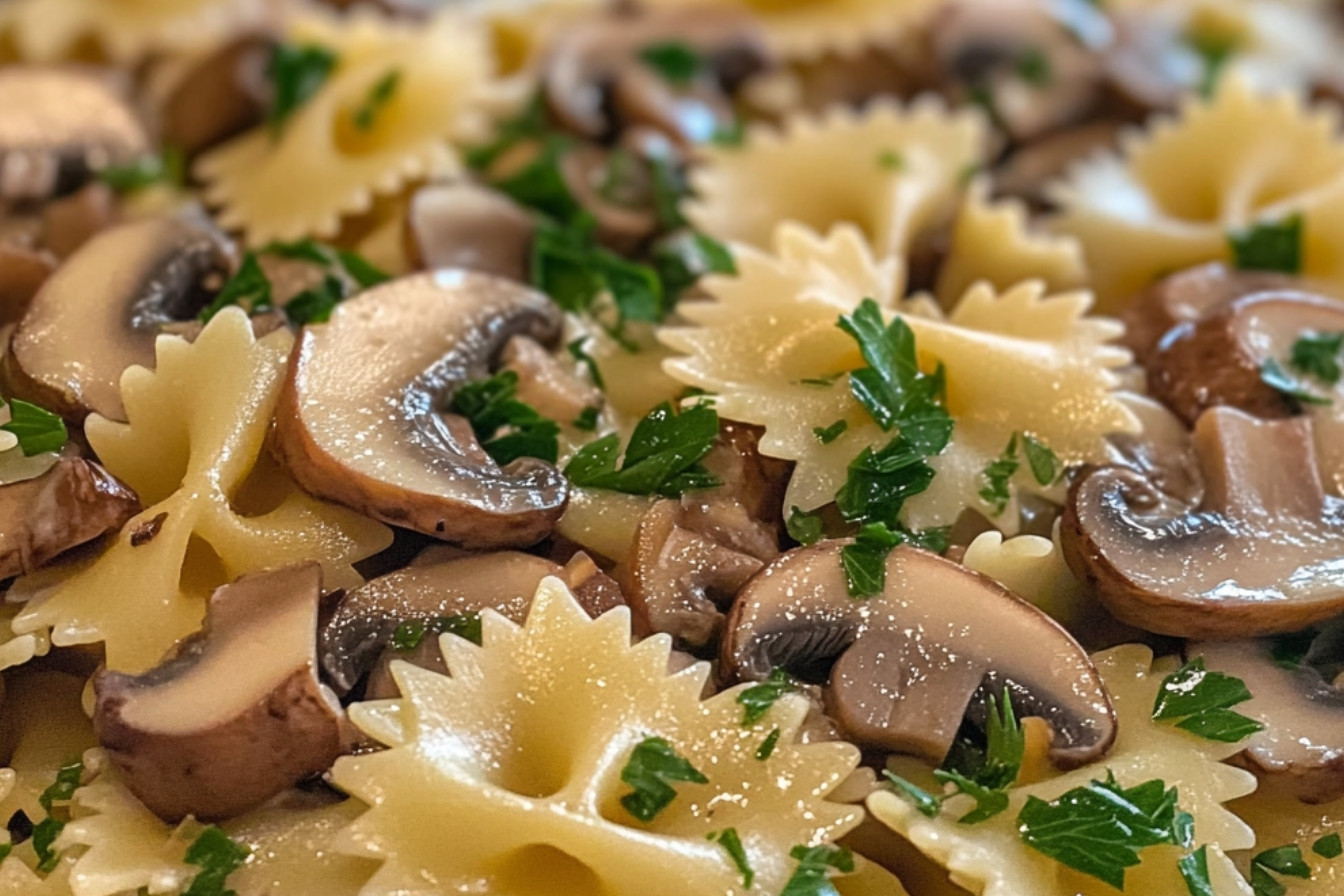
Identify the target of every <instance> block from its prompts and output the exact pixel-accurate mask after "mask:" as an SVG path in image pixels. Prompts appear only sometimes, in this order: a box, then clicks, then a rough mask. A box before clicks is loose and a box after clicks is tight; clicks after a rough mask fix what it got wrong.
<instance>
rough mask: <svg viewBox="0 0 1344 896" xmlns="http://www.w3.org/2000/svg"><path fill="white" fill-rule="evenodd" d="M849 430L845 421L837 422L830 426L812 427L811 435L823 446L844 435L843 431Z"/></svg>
mask: <svg viewBox="0 0 1344 896" xmlns="http://www.w3.org/2000/svg"><path fill="white" fill-rule="evenodd" d="M847 429H849V422H848V421H847V420H837V421H835V422H834V423H832V424H831V425H830V426H814V427H812V435H814V436H816V437H817V441H818V442H820V443H821V444H823V445H829V444H831V443H832V442H834V441H835V440H836V439H838V438H840V436H842V435H844V433H845V430H847Z"/></svg>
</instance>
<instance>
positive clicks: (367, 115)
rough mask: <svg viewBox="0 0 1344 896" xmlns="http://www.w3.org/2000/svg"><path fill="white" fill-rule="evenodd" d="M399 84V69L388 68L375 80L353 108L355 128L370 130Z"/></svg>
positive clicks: (395, 92)
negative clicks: (361, 100) (354, 108)
mask: <svg viewBox="0 0 1344 896" xmlns="http://www.w3.org/2000/svg"><path fill="white" fill-rule="evenodd" d="M400 86H401V69H399V68H393V69H389V70H388V71H387V73H386V74H384V75H383V76H382V77H381V78H379V79H378V80H377V81H374V82H373V84H372V85H371V86H370V87H369V92H368V93H367V94H365V95H364V100H363V102H361V103H360V104H359V108H358V109H356V110H355V114H354V122H355V129H356V130H360V131H371V130H373V126H374V124H375V123H377V121H378V116H379V115H381V114H382V112H383V109H385V108H386V107H387V104H388V103H390V102H392V98H393V97H394V96H396V94H397V88H398V87H400Z"/></svg>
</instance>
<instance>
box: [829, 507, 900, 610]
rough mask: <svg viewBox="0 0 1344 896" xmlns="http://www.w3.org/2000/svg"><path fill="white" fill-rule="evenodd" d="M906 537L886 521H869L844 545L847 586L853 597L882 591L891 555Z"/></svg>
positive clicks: (842, 550)
mask: <svg viewBox="0 0 1344 896" xmlns="http://www.w3.org/2000/svg"><path fill="white" fill-rule="evenodd" d="M904 540H905V539H904V538H902V537H901V535H900V533H898V532H894V531H892V530H891V529H889V528H888V527H887V524H886V523H868V524H867V525H865V526H864V527H863V528H861V529H860V530H859V533H858V534H857V535H855V536H854V540H853V541H851V542H850V543H849V544H847V545H845V546H844V547H843V548H841V549H840V565H841V566H842V567H843V568H844V570H845V588H846V589H847V590H848V592H849V596H850V597H872V596H873V595H875V594H881V593H882V589H883V588H884V587H886V583H887V555H888V554H890V553H891V549H892V548H894V547H896V546H897V545H898V544H901V543H902V542H903V541H904Z"/></svg>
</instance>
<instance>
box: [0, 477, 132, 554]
mask: <svg viewBox="0 0 1344 896" xmlns="http://www.w3.org/2000/svg"><path fill="white" fill-rule="evenodd" d="M139 512H140V499H139V498H137V497H136V495H135V493H134V492H132V491H131V490H130V489H128V488H127V487H126V486H124V485H122V484H121V483H120V482H119V481H117V479H116V478H115V477H114V476H113V475H112V474H111V473H109V472H107V471H106V470H104V469H103V468H102V467H100V466H98V465H97V464H95V463H93V462H92V461H87V460H84V459H83V458H78V457H62V458H60V459H59V460H57V461H56V464H55V466H53V467H52V468H51V469H50V470H47V471H46V472H45V473H43V474H42V475H41V476H38V477H36V478H33V479H24V480H21V481H19V482H11V483H8V484H6V485H0V579H7V578H9V577H11V576H17V575H21V574H24V573H29V572H32V571H33V570H35V569H37V568H38V567H40V566H42V565H44V564H46V563H47V562H48V561H50V560H52V559H54V558H55V557H57V556H59V555H60V554H63V553H65V552H66V551H68V550H70V549H71V548H73V547H77V546H78V545H81V544H84V543H85V542H88V541H92V540H93V539H95V538H98V537H99V536H100V535H103V534H105V533H107V532H116V531H117V530H119V529H120V528H121V527H122V526H123V525H125V524H126V521H127V520H129V519H130V518H131V517H133V516H135V515H136V514H137V513H139Z"/></svg>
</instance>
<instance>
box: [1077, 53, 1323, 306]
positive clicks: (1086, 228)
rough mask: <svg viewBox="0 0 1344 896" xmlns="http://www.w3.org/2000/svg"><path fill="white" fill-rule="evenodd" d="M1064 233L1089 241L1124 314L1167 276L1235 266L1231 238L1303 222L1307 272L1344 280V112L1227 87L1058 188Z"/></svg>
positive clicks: (1097, 281) (1093, 261)
mask: <svg viewBox="0 0 1344 896" xmlns="http://www.w3.org/2000/svg"><path fill="white" fill-rule="evenodd" d="M1055 198H1056V201H1057V202H1058V203H1059V206H1060V214H1059V216H1058V218H1057V219H1056V226H1057V228H1058V229H1059V230H1060V231H1061V232H1063V233H1067V234H1071V235H1072V236H1074V237H1076V238H1077V239H1078V240H1079V241H1080V242H1081V243H1082V244H1083V249H1084V252H1085V253H1086V256H1087V262H1088V265H1089V268H1090V270H1091V277H1092V280H1091V283H1092V287H1093V289H1095V290H1096V293H1097V296H1098V308H1099V309H1100V310H1102V311H1107V312H1109V311H1114V310H1116V309H1119V308H1121V307H1123V306H1124V304H1125V301H1126V300H1127V299H1128V298H1129V297H1130V296H1132V295H1133V294H1134V293H1136V292H1137V291H1139V290H1141V289H1143V288H1144V287H1146V286H1148V285H1150V284H1151V283H1152V282H1153V281H1154V280H1156V279H1158V278H1159V277H1162V276H1164V275H1165V274H1168V273H1171V272H1173V271H1176V270H1180V269H1182V268H1185V267H1190V266H1193V265H1196V264H1199V263H1201V262H1206V261H1232V260H1233V256H1234V248H1233V242H1232V238H1233V237H1235V236H1237V235H1238V234H1240V233H1242V232H1244V231H1245V230H1247V229H1248V228H1253V227H1254V226H1256V225H1257V224H1266V223H1269V224H1283V223H1284V222H1286V221H1291V220H1294V219H1300V221H1301V224H1300V226H1301V229H1302V237H1301V250H1300V251H1301V260H1300V267H1299V269H1300V271H1301V273H1303V274H1305V275H1307V276H1310V277H1313V278H1316V279H1319V280H1321V281H1323V282H1325V283H1338V282H1339V281H1340V279H1341V278H1344V261H1342V260H1341V258H1340V255H1339V252H1338V248H1337V247H1338V244H1339V234H1340V232H1341V221H1344V141H1341V139H1340V136H1339V126H1338V117H1337V115H1336V114H1335V113H1334V112H1332V111H1329V110H1326V109H1324V108H1311V107H1308V106H1307V105H1305V104H1304V103H1303V101H1302V100H1300V99H1298V98H1296V97H1294V96H1292V95H1291V94H1286V93H1278V94H1271V95H1259V94H1256V93H1255V92H1253V91H1252V90H1251V88H1250V87H1249V86H1247V85H1246V84H1245V83H1244V82H1242V81H1239V80H1235V79H1232V80H1227V81H1224V82H1222V86H1221V87H1220V89H1219V90H1218V92H1217V94H1216V95H1215V96H1214V97H1213V98H1212V99H1210V100H1202V99H1191V100H1189V101H1187V103H1186V104H1185V105H1184V107H1183V108H1182V110H1181V112H1180V114H1179V115H1178V116H1177V117H1175V118H1172V119H1161V120H1158V121H1157V122H1156V123H1154V124H1153V125H1152V126H1151V127H1150V128H1149V130H1148V132H1147V133H1146V134H1144V135H1142V136H1135V137H1132V138H1131V139H1130V140H1129V141H1128V142H1127V143H1126V144H1125V148H1124V155H1123V156H1121V157H1116V156H1109V155H1104V156H1101V157H1099V158H1095V159H1089V160H1084V161H1082V162H1080V163H1079V164H1078V165H1077V167H1076V168H1075V169H1074V170H1073V171H1072V173H1071V174H1070V175H1069V176H1068V178H1067V179H1066V180H1065V181H1064V182H1062V183H1061V184H1059V185H1058V188H1057V190H1056V192H1055Z"/></svg>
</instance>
